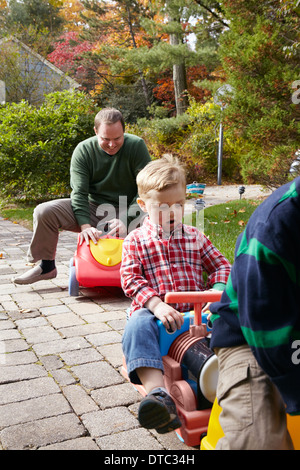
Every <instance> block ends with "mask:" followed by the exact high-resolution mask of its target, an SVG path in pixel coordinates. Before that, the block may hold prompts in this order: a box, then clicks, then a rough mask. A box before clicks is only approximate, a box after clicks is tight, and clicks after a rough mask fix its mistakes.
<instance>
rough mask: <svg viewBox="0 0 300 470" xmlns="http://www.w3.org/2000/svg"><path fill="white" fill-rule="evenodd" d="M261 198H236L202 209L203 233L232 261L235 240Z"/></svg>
mask: <svg viewBox="0 0 300 470" xmlns="http://www.w3.org/2000/svg"><path fill="white" fill-rule="evenodd" d="M260 203H261V200H246V199H242V200H237V201H231V202H226V203H225V204H218V205H216V206H211V207H208V208H207V209H205V210H204V233H205V235H206V236H207V237H209V239H210V241H211V242H212V243H213V244H214V245H215V247H216V248H218V249H219V250H220V251H221V253H222V254H223V255H224V256H226V258H227V259H228V260H229V261H230V262H231V263H233V260H234V250H235V242H236V239H237V237H238V236H239V234H240V233H241V232H242V231H243V230H244V228H245V226H246V225H247V222H248V220H249V218H250V216H251V215H252V213H253V212H254V210H255V209H256V207H257V206H258V205H259V204H260Z"/></svg>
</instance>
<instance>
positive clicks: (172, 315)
mask: <svg viewBox="0 0 300 470" xmlns="http://www.w3.org/2000/svg"><path fill="white" fill-rule="evenodd" d="M152 312H153V313H154V315H155V316H156V318H158V319H159V320H161V322H162V323H163V325H164V327H165V328H166V330H170V331H171V332H174V331H176V330H179V329H180V328H181V326H182V324H183V316H182V315H181V313H180V312H178V311H177V310H175V308H173V307H171V306H170V305H168V304H166V303H165V302H162V301H161V302H159V303H158V304H157V305H156V306H155V307H154V308H153V310H152Z"/></svg>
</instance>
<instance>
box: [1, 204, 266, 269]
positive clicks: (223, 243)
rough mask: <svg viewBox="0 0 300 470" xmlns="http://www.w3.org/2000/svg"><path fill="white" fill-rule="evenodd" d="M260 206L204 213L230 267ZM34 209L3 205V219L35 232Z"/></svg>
mask: <svg viewBox="0 0 300 470" xmlns="http://www.w3.org/2000/svg"><path fill="white" fill-rule="evenodd" d="M260 203H261V201H260V200H256V201H252V200H246V199H242V200H238V201H231V202H226V203H225V204H218V205H216V206H211V207H208V208H206V209H204V233H205V235H206V236H207V237H209V239H210V241H211V242H212V243H213V244H214V245H215V247H216V248H218V249H219V250H220V251H221V253H222V254H223V255H224V256H226V258H227V259H228V260H229V261H230V262H231V263H233V260H234V249H235V243H236V239H237V237H238V235H239V234H240V233H241V232H242V231H243V230H244V228H245V226H246V224H247V222H248V220H249V217H250V216H251V214H252V213H253V212H254V210H255V209H256V207H257V206H258V205H259V204H260ZM34 208H35V205H32V204H30V205H28V204H25V203H18V204H9V205H8V204H6V205H5V204H4V202H2V203H1V202H0V215H1V216H2V217H4V218H7V219H9V220H11V221H12V222H16V223H18V224H21V225H24V226H25V227H27V228H28V229H30V230H32V213H33V210H34ZM186 223H189V222H188V221H186Z"/></svg>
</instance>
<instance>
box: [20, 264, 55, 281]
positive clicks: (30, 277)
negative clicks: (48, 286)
mask: <svg viewBox="0 0 300 470" xmlns="http://www.w3.org/2000/svg"><path fill="white" fill-rule="evenodd" d="M42 271H43V270H42V268H41V267H40V266H35V267H34V268H32V269H30V270H29V271H27V272H26V273H24V274H22V275H21V276H18V277H16V278H15V279H12V281H13V282H14V283H15V284H33V283H34V282H37V281H46V280H48V279H54V278H55V277H56V276H57V269H56V268H54V269H52V271H50V272H49V273H45V274H42Z"/></svg>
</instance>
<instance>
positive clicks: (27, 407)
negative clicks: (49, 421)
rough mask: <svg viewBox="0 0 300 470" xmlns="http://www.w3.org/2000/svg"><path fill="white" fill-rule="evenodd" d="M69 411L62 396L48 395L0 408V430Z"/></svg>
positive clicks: (66, 402)
mask: <svg viewBox="0 0 300 470" xmlns="http://www.w3.org/2000/svg"><path fill="white" fill-rule="evenodd" d="M70 411H71V408H70V405H69V403H68V401H67V400H66V399H65V398H64V396H63V395H62V394H55V395H49V396H44V397H39V398H33V399H31V400H24V401H20V402H17V403H9V404H8V405H1V406H0V428H4V427H7V426H13V425H15V424H20V423H27V422H29V421H34V420H36V419H41V418H48V417H50V416H56V415H60V414H65V413H69V412H70Z"/></svg>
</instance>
